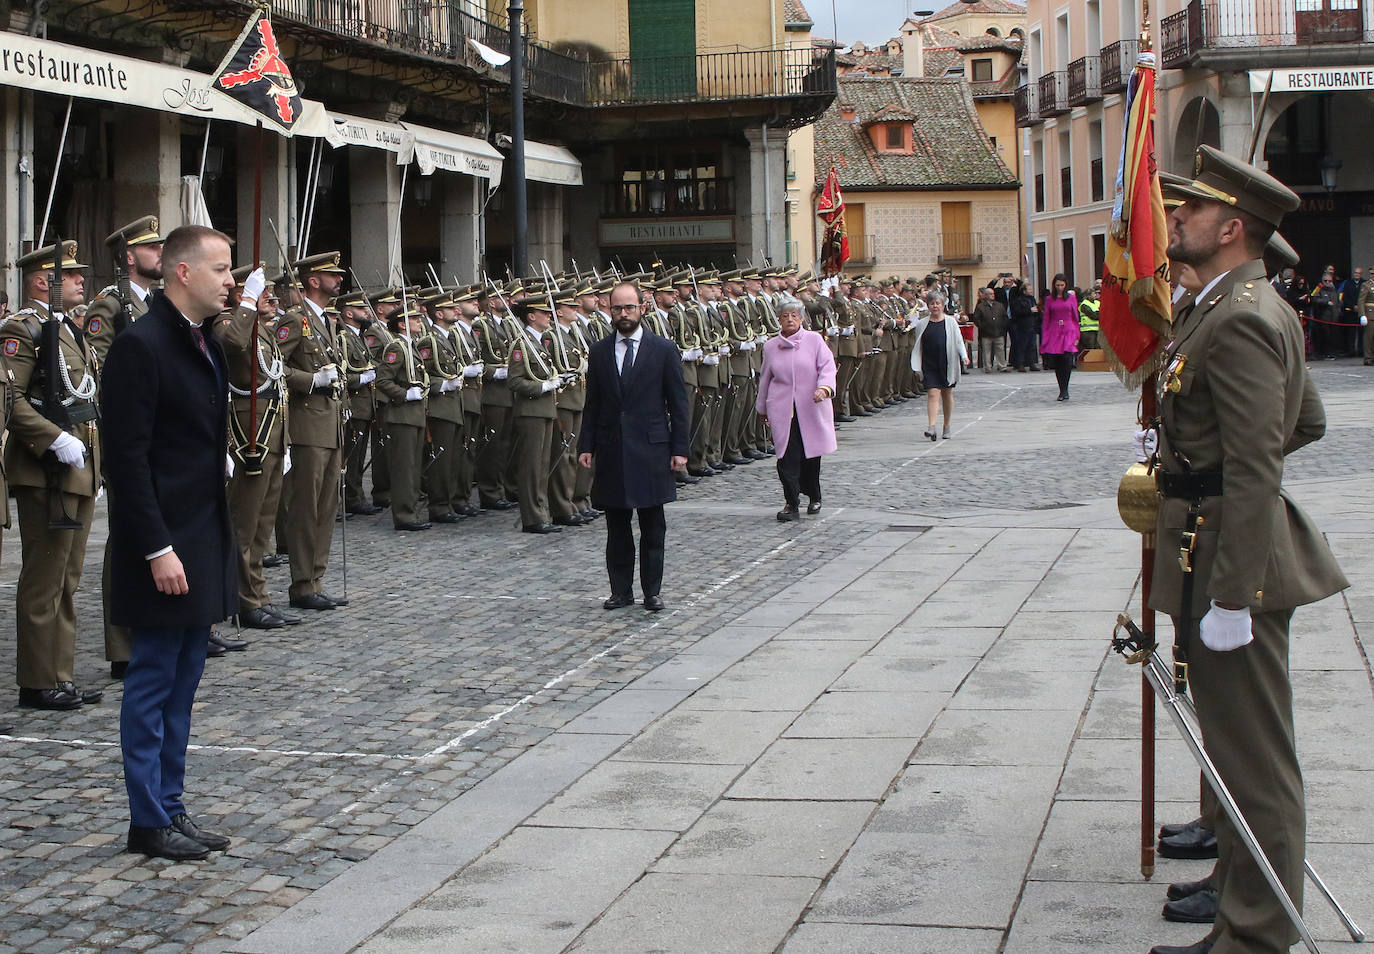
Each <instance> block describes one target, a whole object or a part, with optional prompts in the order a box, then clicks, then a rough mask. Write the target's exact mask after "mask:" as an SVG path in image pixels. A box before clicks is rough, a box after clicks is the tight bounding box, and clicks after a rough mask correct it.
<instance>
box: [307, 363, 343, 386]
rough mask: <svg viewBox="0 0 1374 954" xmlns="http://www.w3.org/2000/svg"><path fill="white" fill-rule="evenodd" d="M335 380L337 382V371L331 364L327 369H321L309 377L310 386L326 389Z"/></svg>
mask: <svg viewBox="0 0 1374 954" xmlns="http://www.w3.org/2000/svg"><path fill="white" fill-rule="evenodd" d="M337 380H339V369H338V368H336V367H334V366H333V365H332V364H331V365H330V366H329V367H327V368H321V369H320V370H318V371H316V372H315V373H314V374H313V375H312V376H311V378H310V386H311V387H316V388H327V387H329V385H331V384H333V383H334V382H335V381H337Z"/></svg>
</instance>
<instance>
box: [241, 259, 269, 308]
mask: <svg viewBox="0 0 1374 954" xmlns="http://www.w3.org/2000/svg"><path fill="white" fill-rule="evenodd" d="M266 287H267V276H266V275H265V274H263V271H262V269H261V268H255V269H253V270H252V271H251V272H249V273H248V277H247V278H245V279H244V280H243V294H242V295H240V296H239V301H240V303H242V304H244V305H247V306H248V307H250V308H256V307H257V305H258V298H259V297H260V296H261V295H262V290H263V289H264V288H266Z"/></svg>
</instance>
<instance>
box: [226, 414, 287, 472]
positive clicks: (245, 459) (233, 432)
mask: <svg viewBox="0 0 1374 954" xmlns="http://www.w3.org/2000/svg"><path fill="white" fill-rule="evenodd" d="M281 407H282V401H281V400H280V399H277V400H268V401H267V402H266V410H265V411H263V413H262V415H261V416H260V417H259V418H258V432H257V437H256V441H257V447H258V453H257V454H256V455H253V454H249V453H248V452H247V451H248V447H249V444H250V442H249V440H248V434H247V433H246V432H245V431H244V429H243V425H242V424H240V423H239V416H238V415H237V414H235V413H233V412H232V410H231V412H230V414H229V437H230V438H231V440H230V452H231V453H232V454H233V455H234V457H236V458H237V459H238V461H239V463H241V464H243V465H244V467H245V468H246V472H247V473H248V474H249V475H250V476H254V477H256V476H257V475H258V474H261V473H262V459H263V456H264V455H265V454H266V452H267V448H268V446H269V445H268V442H269V440H270V438H271V437H272V429H273V428H274V427H276V426H277V418H278V417H280V416H281ZM250 457H251V458H253V460H251V461H250V460H249V458H250ZM253 465H256V468H257V469H256V470H255V469H254V466H253Z"/></svg>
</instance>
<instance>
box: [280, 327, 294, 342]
mask: <svg viewBox="0 0 1374 954" xmlns="http://www.w3.org/2000/svg"><path fill="white" fill-rule="evenodd" d="M290 337H291V329H290V328H288V327H286V325H282V326H281V327H280V328H278V329H277V340H278V341H285V340H286V339H287V338H290Z"/></svg>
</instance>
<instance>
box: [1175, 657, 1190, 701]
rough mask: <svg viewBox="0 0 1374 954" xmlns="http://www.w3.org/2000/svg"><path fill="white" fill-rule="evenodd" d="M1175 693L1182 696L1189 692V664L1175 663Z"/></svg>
mask: <svg viewBox="0 0 1374 954" xmlns="http://www.w3.org/2000/svg"><path fill="white" fill-rule="evenodd" d="M1174 691H1175V692H1177V693H1179V694H1180V695H1182V694H1183V693H1185V692H1187V691H1188V664H1187V663H1186V662H1179V661H1177V660H1175V661H1174Z"/></svg>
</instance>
